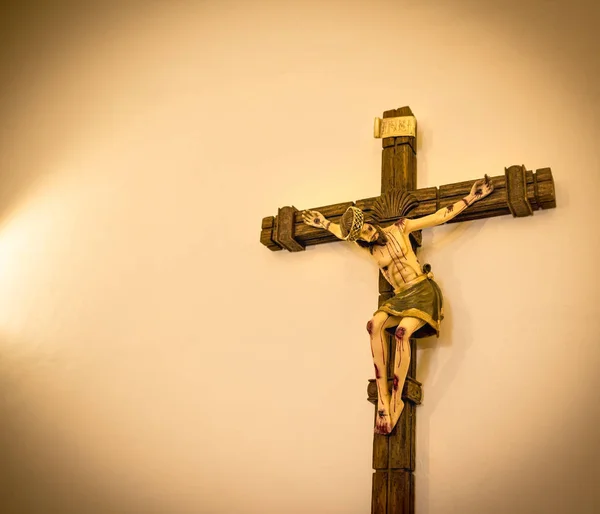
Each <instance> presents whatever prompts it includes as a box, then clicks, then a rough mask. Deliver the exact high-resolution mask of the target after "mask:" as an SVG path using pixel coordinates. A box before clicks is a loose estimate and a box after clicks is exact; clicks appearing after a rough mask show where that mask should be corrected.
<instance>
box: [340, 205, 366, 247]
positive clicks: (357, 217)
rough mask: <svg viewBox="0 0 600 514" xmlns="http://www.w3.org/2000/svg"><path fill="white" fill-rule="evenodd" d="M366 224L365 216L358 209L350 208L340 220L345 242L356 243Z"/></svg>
mask: <svg viewBox="0 0 600 514" xmlns="http://www.w3.org/2000/svg"><path fill="white" fill-rule="evenodd" d="M364 224H365V215H364V214H363V211H361V210H360V209H359V208H358V207H348V208H347V209H346V212H345V213H344V214H343V216H342V219H341V220H340V228H341V230H342V237H343V239H344V240H345V241H356V240H357V239H358V238H359V236H360V232H361V230H362V228H363V225H364Z"/></svg>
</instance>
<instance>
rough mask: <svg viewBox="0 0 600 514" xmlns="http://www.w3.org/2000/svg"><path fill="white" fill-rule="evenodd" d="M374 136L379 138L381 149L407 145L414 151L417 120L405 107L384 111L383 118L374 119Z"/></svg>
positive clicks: (410, 110)
mask: <svg viewBox="0 0 600 514" xmlns="http://www.w3.org/2000/svg"><path fill="white" fill-rule="evenodd" d="M374 135H375V137H376V138H381V142H382V146H383V148H387V147H389V146H395V145H397V144H408V145H410V146H411V147H412V148H413V150H416V139H417V119H416V118H415V115H414V114H413V112H412V109H411V108H410V107H409V106H408V105H406V106H404V107H400V108H398V109H391V110H389V111H385V112H384V113H383V118H375V129H374Z"/></svg>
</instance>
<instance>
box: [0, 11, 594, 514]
mask: <svg viewBox="0 0 600 514" xmlns="http://www.w3.org/2000/svg"><path fill="white" fill-rule="evenodd" d="M85 4H86V2H71V3H68V4H67V3H62V4H60V3H56V2H52V3H51V2H46V3H38V4H35V5H34V4H31V5H30V6H29V8H27V7H25V6H23V5H20V6H19V7H17V6H14V7H13V8H8V10H5V11H4V12H3V14H2V16H1V18H2V19H3V22H2V23H4V24H5V27H4V29H3V30H2V31H1V32H2V36H1V37H2V41H3V43H2V63H3V64H2V77H3V80H2V84H1V86H0V87H1V89H0V94H1V96H0V102H1V103H0V108H1V116H0V117H1V120H2V121H1V124H0V127H1V128H0V130H1V132H0V166H1V177H0V414H1V418H0V501H1V503H0V505H2V507H1V508H0V510H1V511H2V512H3V513H6V514H30V513H32V514H33V513H35V514H38V513H40V514H42V513H43V514H71V513H75V514H108V513H111V514H112V513H144V514H151V513H159V514H184V513H186V514H187V513H206V514H213V513H214V514H219V513H234V514H237V513H240V514H241V513H244V514H245V513H260V514H271V513H273V514H280V513H284V512H285V513H286V514H292V513H293V514H296V513H297V514H305V513H309V512H310V513H315V514H316V513H318V514H321V513H323V514H324V513H328V514H329V513H339V514H351V513H357V514H359V513H360V514H363V513H367V512H369V508H370V507H369V503H370V479H371V478H370V476H371V471H370V456H371V448H370V445H371V433H372V407H371V405H370V404H368V403H367V402H366V400H365V397H366V390H365V386H366V380H367V379H368V378H369V377H371V375H372V365H371V363H370V351H369V348H368V341H367V335H366V332H365V330H364V327H365V324H366V321H367V320H368V318H369V316H370V313H371V312H372V310H373V309H374V306H375V304H376V276H377V275H376V269H375V268H374V267H373V266H372V265H371V264H370V263H369V262H368V261H365V260H363V259H362V257H361V256H360V255H358V254H357V253H356V251H354V249H352V248H348V247H345V246H342V245H329V246H327V247H311V248H309V249H308V250H307V251H306V252H305V253H303V254H287V253H282V252H279V253H271V252H269V251H268V250H267V249H265V248H264V247H263V246H261V245H260V244H259V242H258V235H259V227H260V220H261V218H262V217H263V216H267V215H270V214H274V213H276V209H277V207H279V206H282V205H290V204H293V205H295V206H296V207H298V208H307V207H315V206H318V205H326V204H330V203H335V202H338V201H345V200H350V199H358V198H361V197H365V196H374V195H376V194H377V193H378V191H379V189H378V188H379V165H380V164H379V163H380V144H379V143H378V142H377V141H375V140H373V139H372V134H371V130H372V118H373V117H374V116H376V115H379V114H380V113H381V112H382V111H383V110H386V109H390V108H394V107H399V106H401V105H406V104H408V105H410V106H411V107H412V108H413V110H414V111H415V113H416V115H417V118H418V120H419V130H420V133H419V136H420V143H419V144H420V147H419V185H420V186H421V187H426V186H432V185H440V184H444V183H449V182H456V181H460V180H466V179H471V178H474V177H477V176H481V175H483V173H489V174H491V175H498V174H501V173H502V172H503V168H504V167H505V166H509V165H512V164H521V163H524V164H526V165H527V166H528V167H529V168H530V169H531V168H533V169H535V168H541V167H546V166H551V167H552V169H553V173H554V176H555V180H556V191H557V196H558V203H559V207H558V208H557V209H555V210H552V211H548V212H541V213H537V214H536V215H535V216H534V217H533V218H525V219H510V218H506V217H504V218H496V219H489V220H486V221H478V222H473V223H467V224H463V225H461V226H457V225H454V226H449V227H442V228H437V229H433V230H431V231H430V232H429V233H428V234H427V235H426V236H425V251H424V252H423V255H424V259H425V260H426V261H427V262H430V263H431V264H432V266H433V269H434V271H435V273H436V277H437V279H438V280H439V283H440V285H441V286H442V288H443V290H444V293H445V296H446V300H447V307H446V311H447V318H446V320H445V322H444V327H443V335H442V337H440V338H439V339H438V340H435V339H430V340H426V341H424V343H423V345H422V348H423V349H422V351H421V352H420V368H419V376H420V379H422V380H423V381H424V383H425V401H424V404H423V405H422V406H421V407H420V409H419V419H418V441H417V443H418V457H417V464H418V470H417V474H416V480H417V495H418V497H417V512H418V514H451V513H457V514H458V513H461V514H471V513H473V514H505V513H507V512H510V513H512V514H537V513H543V514H555V513H560V514H571V513H575V514H592V513H597V512H598V511H599V510H600V498H599V493H598V492H597V491H596V490H595V489H596V488H597V483H598V480H599V476H598V475H599V473H598V459H599V457H600V451H599V448H600V444H599V441H598V430H597V426H596V423H597V421H598V420H599V419H600V407H599V402H598V392H597V391H598V386H599V385H600V383H599V380H598V378H597V374H598V369H599V368H600V335H599V333H600V308H599V306H598V300H597V298H598V292H597V291H598V285H599V280H598V259H599V258H600V245H599V240H598V235H597V234H598V229H597V227H596V228H594V227H595V225H593V224H592V220H593V219H594V218H595V212H596V210H597V206H596V201H595V200H596V199H597V198H599V193H598V189H599V186H600V171H599V166H600V153H599V150H598V139H599V137H600V125H599V123H598V119H599V115H600V104H599V97H598V91H599V87H600V74H599V72H600V69H599V67H600V64H599V63H600V61H599V59H598V51H599V50H600V45H599V42H598V41H599V39H598V37H597V30H598V28H597V27H598V22H599V21H600V20H599V13H598V8H597V7H594V3H593V2H591V1H590V2H587V4H584V3H583V2H567V1H563V2H541V1H539V2H533V1H521V2H512V1H509V2H477V1H475V0H472V1H468V0H464V1H459V0H456V1H447V2H442V1H437V2H434V1H431V2H392V1H370V2H366V1H365V2H347V1H346V2H342V1H339V2H334V1H322V2H316V1H315V2H313V1H306V2H284V1H279V2H275V1H273V2H267V1H264V2H260V1H246V2H243V1H239V2H229V1H222V2H216V1H213V2H208V1H204V2H202V1H198V2H184V1H171V2H166V1H164V2H160V1H152V2H150V1H147V2H138V3H134V2H97V3H96V5H95V6H93V7H92V6H91V5H89V6H86V5H85ZM594 502H595V503H594Z"/></svg>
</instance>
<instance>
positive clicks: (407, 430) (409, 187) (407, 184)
mask: <svg viewBox="0 0 600 514" xmlns="http://www.w3.org/2000/svg"><path fill="white" fill-rule="evenodd" d="M412 115H413V113H412V111H411V109H410V108H409V107H402V108H400V109H396V110H391V111H386V112H384V114H383V117H384V118H393V117H397V116H412ZM416 139H417V138H416V137H412V136H402V137H389V138H384V139H383V152H382V162H381V194H385V193H388V192H390V191H391V190H393V189H404V190H405V191H413V190H415V189H416V188H417V153H416V152H417V141H416ZM392 296H393V291H392V287H391V286H390V284H389V283H388V282H387V281H386V280H385V279H384V278H383V276H382V275H381V273H380V275H379V305H381V304H382V303H383V302H385V301H386V300H387V299H389V298H390V297H392ZM392 339H393V336H391V335H390V336H388V338H387V344H388V347H389V353H388V355H389V356H390V358H389V359H388V366H390V369H388V376H389V377H391V376H393V370H392V369H391V367H392V366H393V363H394V350H395V345H394V344H392ZM416 356H417V352H416V343H415V340H414V339H413V340H411V362H410V367H409V370H408V376H407V385H409V386H410V384H411V383H412V384H415V385H417V386H418V385H419V384H418V382H416V380H415V375H416V367H417V360H416ZM419 393H420V388H419ZM403 396H404V397H405V398H406V396H405V395H403ZM370 399H371V400H372V398H370ZM407 400H408V401H407ZM415 409H416V405H415V402H414V400H412V401H411V399H410V398H406V399H405V406H404V410H403V412H402V415H401V417H400V419H399V420H398V423H397V425H396V427H395V428H394V430H393V431H392V433H391V434H390V435H387V436H384V435H377V434H375V435H374V438H373V469H374V470H375V472H374V473H373V485H372V496H371V512H372V514H414V504H415V488H414V475H413V471H414V470H415V428H416V415H415ZM376 411H377V408H375V415H376V414H377V412H376Z"/></svg>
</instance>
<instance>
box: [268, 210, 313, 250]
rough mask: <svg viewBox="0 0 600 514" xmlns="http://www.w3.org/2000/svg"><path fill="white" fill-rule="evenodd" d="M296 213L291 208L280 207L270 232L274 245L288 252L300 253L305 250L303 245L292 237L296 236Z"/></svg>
mask: <svg viewBox="0 0 600 514" xmlns="http://www.w3.org/2000/svg"><path fill="white" fill-rule="evenodd" d="M297 211H298V209H296V208H295V207H293V206H292V207H281V209H279V213H278V214H277V218H276V219H275V222H274V228H273V231H272V236H274V239H275V243H276V244H278V245H279V246H281V247H282V248H285V249H286V250H288V251H290V252H301V251H302V250H304V248H305V245H304V244H303V243H301V242H299V241H298V240H297V239H295V237H294V236H295V234H296V224H295V222H294V221H295V220H294V214H295V213H296V212H297Z"/></svg>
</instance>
